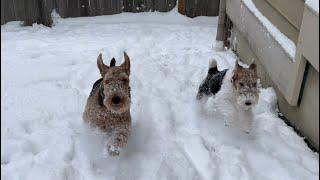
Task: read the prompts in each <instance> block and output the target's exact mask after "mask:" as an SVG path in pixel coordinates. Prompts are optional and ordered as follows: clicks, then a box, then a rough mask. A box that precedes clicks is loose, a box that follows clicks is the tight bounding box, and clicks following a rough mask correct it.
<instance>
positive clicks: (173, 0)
mask: <svg viewBox="0 0 320 180" xmlns="http://www.w3.org/2000/svg"><path fill="white" fill-rule="evenodd" d="M176 5H177V0H167V5H166V6H167V9H166V11H171V10H172V9H173V8H174V7H176Z"/></svg>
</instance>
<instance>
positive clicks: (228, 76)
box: [197, 60, 259, 133]
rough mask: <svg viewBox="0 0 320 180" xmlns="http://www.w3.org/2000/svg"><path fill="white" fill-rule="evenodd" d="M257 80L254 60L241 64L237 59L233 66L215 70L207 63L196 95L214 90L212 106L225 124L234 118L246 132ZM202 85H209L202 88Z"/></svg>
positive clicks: (255, 101)
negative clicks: (247, 63) (214, 103)
mask: <svg viewBox="0 0 320 180" xmlns="http://www.w3.org/2000/svg"><path fill="white" fill-rule="evenodd" d="M210 70H211V73H210ZM212 71H213V72H214V73H212ZM257 80H258V77H257V72H256V65H255V64H251V65H250V67H249V68H244V67H242V66H240V65H239V64H238V60H237V61H236V66H235V67H234V69H230V70H223V71H218V69H217V67H216V66H210V67H209V71H208V75H207V77H206V79H205V80H204V81H203V82H202V84H201V85H200V87H199V91H198V94H197V99H198V100H201V99H202V98H204V96H205V95H209V96H211V95H213V94H215V97H214V101H216V102H219V104H218V105H217V106H216V107H217V109H218V111H219V112H220V113H221V114H222V115H223V117H224V118H225V123H226V125H228V126H231V125H233V124H234V121H235V120H238V121H240V123H241V124H242V128H243V130H244V131H245V132H247V133H249V132H250V129H251V123H252V119H253V114H252V107H253V106H254V105H255V104H257V102H258V99H259V88H258V85H257ZM214 82H216V83H214ZM217 82H218V83H217ZM212 86H214V87H212ZM203 87H209V88H205V90H203V89H201V88H203ZM212 89H214V90H216V89H218V91H212Z"/></svg>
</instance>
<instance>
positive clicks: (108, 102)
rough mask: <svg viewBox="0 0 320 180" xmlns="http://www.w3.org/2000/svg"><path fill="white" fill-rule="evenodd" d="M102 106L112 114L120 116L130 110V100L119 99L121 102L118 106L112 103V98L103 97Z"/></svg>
mask: <svg viewBox="0 0 320 180" xmlns="http://www.w3.org/2000/svg"><path fill="white" fill-rule="evenodd" d="M104 105H105V106H106V108H107V109H108V110H110V111H111V112H112V113H116V114H121V113H124V112H126V111H128V110H129V109H130V98H129V97H121V102H120V103H119V105H115V104H113V103H112V97H105V99H104Z"/></svg>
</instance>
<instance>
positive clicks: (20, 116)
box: [1, 10, 319, 180]
mask: <svg viewBox="0 0 320 180" xmlns="http://www.w3.org/2000/svg"><path fill="white" fill-rule="evenodd" d="M55 23H56V25H55V26H54V27H53V28H47V27H44V26H40V25H34V26H33V27H20V26H19V23H18V22H10V23H7V24H6V25H4V26H1V43H2V46H1V65H2V66H1V75H2V76H1V85H2V87H1V111H2V117H1V147H2V148H1V172H2V173H1V177H2V178H3V179H4V180H18V179H19V180H29V179H30V180H35V179H39V180H47V179H50V180H60V179H61V180H62V179H66V180H80V179H83V180H91V179H92V180H93V179H103V180H105V179H108V180H113V179H118V180H124V179H143V180H152V179H161V180H164V179H167V180H175V179H179V180H194V179H204V180H207V179H208V180H223V179H226V180H230V179H236V180H238V179H245V180H251V179H252V180H258V179H259V180H270V179H273V180H278V179H279V180H287V179H296V180H313V179H318V177H319V164H318V161H319V155H318V154H316V153H313V152H312V151H311V150H310V149H309V148H308V147H307V145H306V144H305V143H304V141H303V139H302V138H301V137H299V136H298V135H297V134H296V133H295V132H294V131H293V130H292V128H290V127H288V126H287V125H286V124H285V123H284V122H283V121H282V120H280V119H279V118H277V114H276V96H275V93H274V91H273V89H271V88H268V89H262V90H261V96H260V100H259V103H258V105H257V107H256V108H255V109H254V112H255V113H254V114H255V120H254V124H253V126H254V131H253V132H252V133H251V134H250V135H246V134H244V133H243V132H241V131H238V130H237V129H236V128H233V129H232V128H227V127H225V126H224V122H223V121H222V118H221V116H219V115H216V114H214V113H213V112H214V109H212V108H210V106H205V107H202V106H199V105H198V104H197V103H196V101H195V96H196V93H197V88H198V86H199V84H200V82H201V80H202V79H203V78H204V76H205V75H206V73H207V66H208V60H209V59H210V58H212V57H216V59H217V60H218V67H219V69H224V68H230V67H232V66H233V64H234V61H235V55H234V54H233V53H232V52H231V51H221V50H219V48H217V47H218V45H217V44H216V42H215V40H214V39H215V33H216V27H217V18H213V17H198V18H195V19H189V18H186V17H184V16H181V15H179V14H178V13H177V12H176V10H174V11H171V12H169V13H139V14H128V13H123V14H119V15H112V16H100V17H88V18H70V19H60V18H58V17H56V18H55ZM101 50H102V51H103V52H104V54H103V55H104V61H105V63H106V64H108V63H109V60H110V59H111V58H112V57H113V56H115V58H116V59H117V65H119V64H120V63H121V62H122V61H123V55H122V52H123V51H124V50H125V51H126V52H127V53H128V55H129V56H130V58H131V77H130V81H131V90H132V92H131V94H132V106H131V115H132V120H133V134H132V136H131V137H130V140H129V144H128V146H127V148H126V149H125V150H124V151H123V152H122V154H121V155H120V157H109V156H107V155H106V154H105V148H106V141H107V138H108V137H106V135H104V134H103V133H101V132H100V131H99V130H96V129H91V128H89V127H88V126H87V125H86V124H84V122H83V120H82V113H83V110H84V106H85V102H86V99H87V97H88V95H89V93H90V90H91V88H92V85H93V83H94V82H95V81H96V80H97V79H98V78H99V77H100V76H99V71H98V69H97V66H96V58H97V56H98V53H99V51H101ZM120 60H121V61H120ZM210 101H214V100H213V99H211V100H210Z"/></svg>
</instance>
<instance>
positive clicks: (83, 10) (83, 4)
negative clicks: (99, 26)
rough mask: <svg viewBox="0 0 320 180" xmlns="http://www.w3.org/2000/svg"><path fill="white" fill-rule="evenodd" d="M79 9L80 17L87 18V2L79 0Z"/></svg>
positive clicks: (87, 0) (86, 0)
mask: <svg viewBox="0 0 320 180" xmlns="http://www.w3.org/2000/svg"><path fill="white" fill-rule="evenodd" d="M79 7H80V16H89V11H88V8H89V0H80V1H79Z"/></svg>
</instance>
